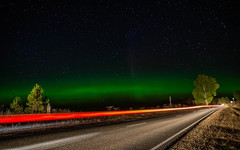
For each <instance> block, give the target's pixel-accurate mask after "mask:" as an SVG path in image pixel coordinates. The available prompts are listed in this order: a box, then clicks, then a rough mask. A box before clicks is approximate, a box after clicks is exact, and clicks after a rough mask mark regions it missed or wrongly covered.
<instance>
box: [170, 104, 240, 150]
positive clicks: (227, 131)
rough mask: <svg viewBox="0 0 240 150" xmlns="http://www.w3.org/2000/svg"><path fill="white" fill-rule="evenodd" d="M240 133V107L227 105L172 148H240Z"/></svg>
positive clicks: (172, 149)
mask: <svg viewBox="0 0 240 150" xmlns="http://www.w3.org/2000/svg"><path fill="white" fill-rule="evenodd" d="M239 133H240V109H239V108H232V107H226V108H223V109H220V110H219V111H217V112H215V113H213V114H212V115H211V116H209V117H208V118H206V119H205V120H204V121H202V122H201V123H199V125H197V126H196V127H195V128H193V129H192V130H191V131H190V132H189V133H187V134H186V135H185V136H184V137H183V138H182V139H180V140H179V141H178V142H177V143H176V144H174V145H173V146H172V147H170V149H171V150H174V149H238V148H239V147H240V134H239Z"/></svg>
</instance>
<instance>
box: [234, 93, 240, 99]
mask: <svg viewBox="0 0 240 150" xmlns="http://www.w3.org/2000/svg"><path fill="white" fill-rule="evenodd" d="M233 97H235V98H236V99H237V100H240V91H234V92H233Z"/></svg>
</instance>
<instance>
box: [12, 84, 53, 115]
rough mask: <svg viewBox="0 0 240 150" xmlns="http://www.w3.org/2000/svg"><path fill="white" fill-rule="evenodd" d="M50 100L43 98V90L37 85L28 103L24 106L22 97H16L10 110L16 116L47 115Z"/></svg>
mask: <svg viewBox="0 0 240 150" xmlns="http://www.w3.org/2000/svg"><path fill="white" fill-rule="evenodd" d="M48 104H49V99H47V96H45V97H43V89H42V88H41V87H40V86H39V85H38V84H35V86H34V87H33V89H32V91H31V93H30V94H29V95H28V97H27V102H26V104H24V102H23V100H22V99H21V98H20V97H16V98H15V99H14V100H13V102H12V103H11V104H10V108H11V109H12V110H13V112H14V113H16V114H22V113H32V114H33V113H45V112H47V105H48Z"/></svg>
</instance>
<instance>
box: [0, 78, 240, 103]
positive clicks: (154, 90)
mask: <svg viewBox="0 0 240 150" xmlns="http://www.w3.org/2000/svg"><path fill="white" fill-rule="evenodd" d="M194 80H195V79H194V78H187V79H186V78H185V79H182V78H181V77H177V78H176V77H166V76H165V77H158V78H157V77H150V78H144V77H139V78H134V79H131V78H120V79H118V80H116V79H111V78H103V79H94V80H90V79H88V80H86V79H74V78H73V79H69V78H68V79H63V80H61V81H47V80H41V81H40V82H35V83H38V84H39V85H40V86H41V87H42V88H43V89H44V95H45V96H46V95H47V96H48V98H49V99H50V100H52V101H55V102H58V100H60V101H65V102H68V101H69V102H70V101H79V102H81V101H85V100H91V99H92V100H98V99H99V98H106V97H111V98H114V97H117V98H119V97H120V98H121V97H124V96H130V97H133V98H135V99H137V100H144V99H145V98H146V97H148V96H158V97H161V96H174V95H188V96H191V93H192V90H193V88H194V86H193V81H194ZM217 81H218V82H219V83H220V89H219V90H218V91H217V93H219V92H222V93H232V92H233V91H234V90H237V89H238V88H239V84H237V83H239V79H238V80H236V79H224V80H223V79H217ZM236 81H237V82H236ZM35 83H34V82H33V81H25V82H19V83H11V84H8V85H6V86H4V88H3V86H2V88H1V91H0V101H2V102H4V101H9V100H12V99H13V98H14V97H16V96H20V97H22V98H23V99H26V98H27V95H28V94H29V93H30V91H31V89H32V88H33V86H34V84H35Z"/></svg>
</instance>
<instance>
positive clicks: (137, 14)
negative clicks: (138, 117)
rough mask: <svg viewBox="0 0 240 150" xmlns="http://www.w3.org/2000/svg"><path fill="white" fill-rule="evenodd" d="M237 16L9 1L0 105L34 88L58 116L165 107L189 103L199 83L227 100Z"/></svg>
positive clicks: (234, 68) (214, 7)
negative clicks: (84, 110) (118, 106)
mask: <svg viewBox="0 0 240 150" xmlns="http://www.w3.org/2000/svg"><path fill="white" fill-rule="evenodd" d="M239 8H240V7H239V4H238V3H237V1H229V0H226V1H223V2H221V1H215V0H211V1H207V2H206V1H188V0H185V1H170V0H169V1H164V0H160V1H130V0H129V1H122V0H121V1H120V0H118V1H114V0H113V1H105V0H102V1H82V0H81V1H79V0H78V1H77V0H76V1H73V0H69V1H62V0H56V1H47V0H46V1H42V0H40V1H37V0H34V1H30V0H29V1H24V0H22V1H17V0H16V1H11V0H3V1H1V2H0V10H1V14H0V15H1V29H0V30H1V45H0V48H1V56H0V58H1V60H0V61H1V62H0V67H1V73H0V102H1V103H2V104H8V103H9V102H10V101H12V99H13V98H14V97H16V96H21V97H22V98H23V99H26V97H27V94H29V93H30V91H31V89H32V88H33V86H34V84H36V83H38V84H40V85H41V86H42V87H43V89H44V94H45V95H47V96H48V98H49V99H50V101H51V102H52V104H53V105H56V106H57V105H65V106H66V107H67V106H70V104H71V105H75V106H78V105H77V104H79V103H83V102H90V101H91V102H94V103H98V104H100V103H102V104H104V105H108V104H112V103H111V102H113V101H114V102H120V103H122V104H123V103H126V101H128V102H129V103H131V104H137V103H138V102H140V101H141V102H142V101H144V102H150V101H151V100H152V101H151V102H152V103H154V104H161V102H160V101H159V102H158V101H157V100H158V99H162V100H163V101H164V100H168V96H172V97H173V98H174V99H185V98H187V97H190V96H191V92H192V90H193V88H194V86H193V81H194V80H195V79H196V77H197V75H198V74H200V73H204V74H206V75H210V76H213V77H215V78H216V79H217V81H218V83H219V84H220V88H219V90H218V91H217V92H218V93H219V94H220V95H221V94H227V95H230V96H231V95H232V92H233V91H234V90H239V89H240V86H239V84H240V79H239V75H240V70H239V68H240V67H239V64H240V58H239V56H240V55H239V50H240V41H239V35H240V26H239V24H238V23H237V22H238V21H239V20H240V13H239ZM153 99H154V100H153ZM130 101H131V102H130ZM79 105H80V104H79ZM126 105H127V104H126Z"/></svg>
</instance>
